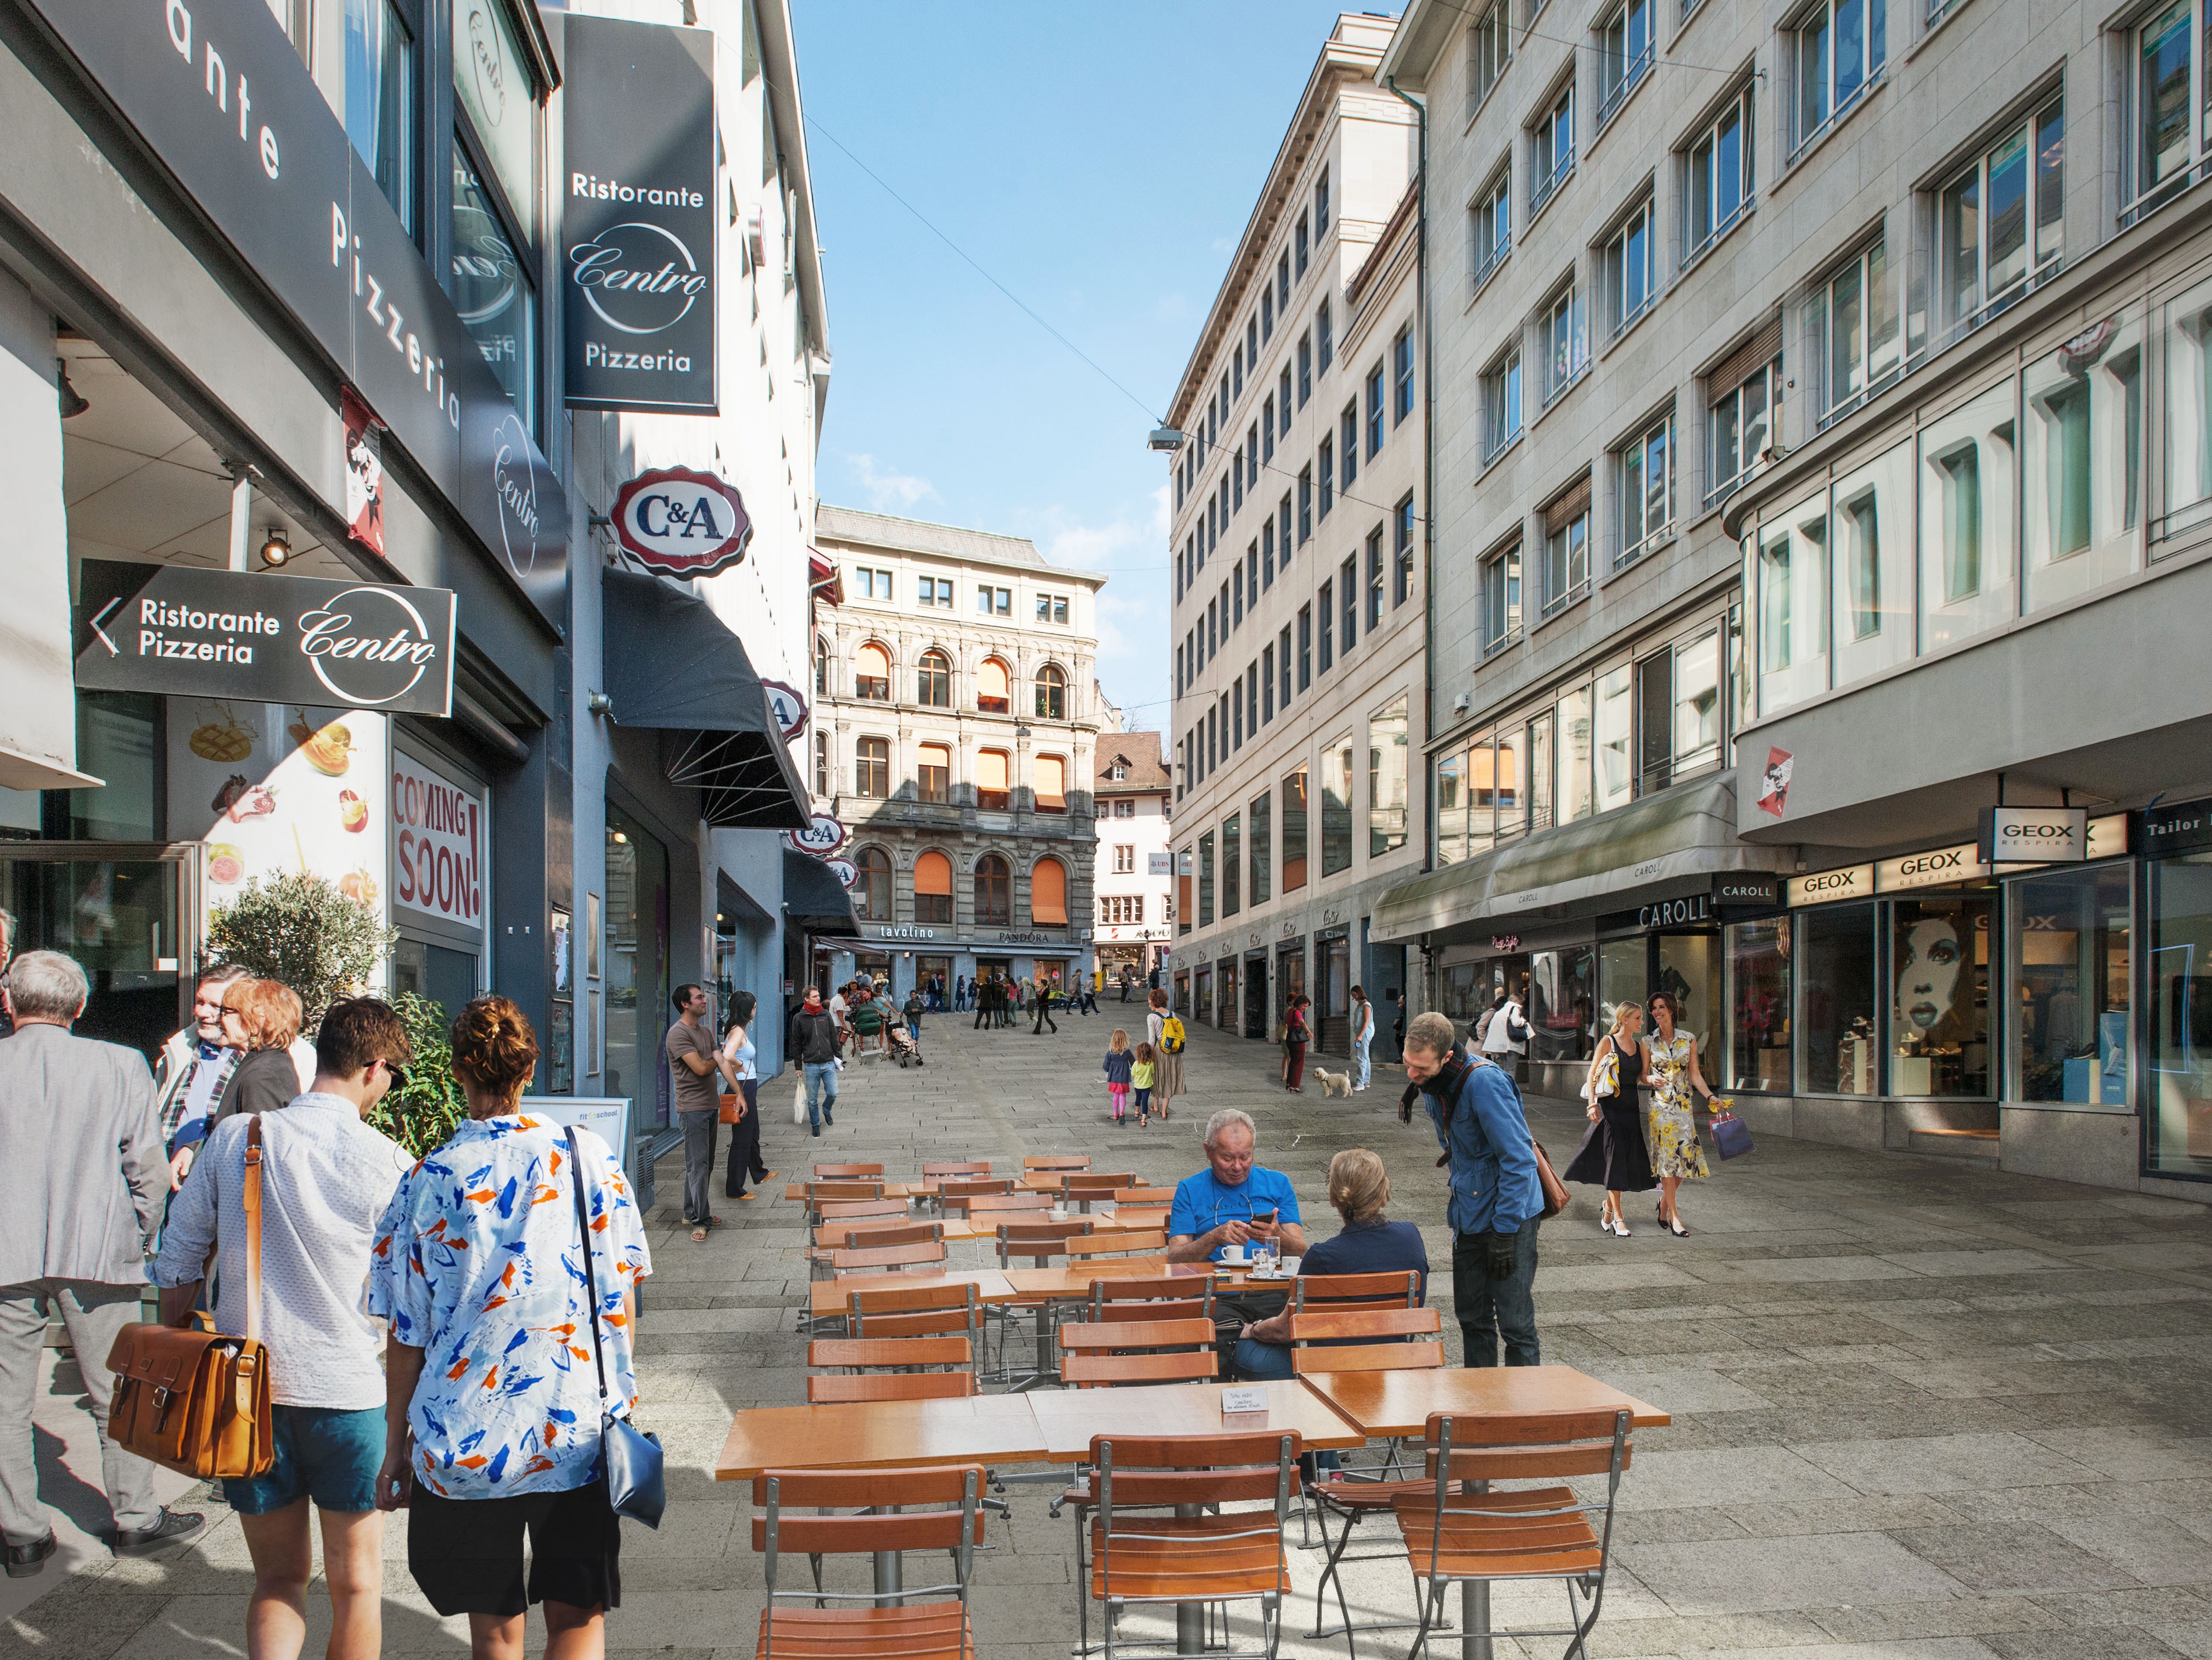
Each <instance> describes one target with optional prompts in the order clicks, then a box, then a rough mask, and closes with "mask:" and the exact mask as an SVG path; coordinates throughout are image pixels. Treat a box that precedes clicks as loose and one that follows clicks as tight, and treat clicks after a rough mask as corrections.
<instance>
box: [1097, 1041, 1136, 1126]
mask: <svg viewBox="0 0 2212 1660" xmlns="http://www.w3.org/2000/svg"><path fill="white" fill-rule="evenodd" d="M1101 1064H1102V1068H1103V1071H1104V1072H1105V1073H1106V1094H1107V1096H1108V1098H1109V1099H1110V1100H1111V1101H1112V1102H1113V1104H1114V1122H1115V1123H1117V1124H1120V1123H1123V1122H1127V1120H1126V1119H1125V1117H1124V1116H1123V1115H1124V1114H1126V1113H1127V1111H1128V1110H1129V1080H1130V1079H1131V1077H1132V1076H1133V1074H1134V1073H1135V1071H1136V1067H1137V1057H1136V1056H1134V1055H1132V1054H1130V1053H1129V1034H1128V1033H1127V1032H1126V1031H1122V1030H1121V1027H1119V1026H1116V1027H1115V1028H1114V1035H1113V1037H1110V1038H1109V1039H1108V1040H1107V1043H1106V1059H1105V1061H1103V1062H1102V1063H1101Z"/></svg>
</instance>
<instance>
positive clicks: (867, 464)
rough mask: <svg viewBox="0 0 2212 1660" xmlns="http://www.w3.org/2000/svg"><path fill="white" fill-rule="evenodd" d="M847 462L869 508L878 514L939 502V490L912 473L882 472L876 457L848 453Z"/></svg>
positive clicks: (925, 479)
mask: <svg viewBox="0 0 2212 1660" xmlns="http://www.w3.org/2000/svg"><path fill="white" fill-rule="evenodd" d="M845 459H846V462H847V463H848V465H850V466H851V467H852V469H853V472H854V477H857V478H858V479H859V480H860V489H861V490H862V492H863V493H865V494H866V496H867V498H868V505H869V507H871V508H873V509H874V510H875V511H876V512H878V513H891V512H894V511H902V510H904V509H907V508H913V507H915V506H917V505H918V504H920V503H921V502H927V501H935V500H938V499H939V497H938V494H937V486H936V485H934V484H933V483H930V482H929V480H927V478H924V477H921V476H920V475H919V474H916V473H911V472H878V471H876V458H875V457H874V456H872V455H854V454H850V453H848V455H847V456H846V457H845Z"/></svg>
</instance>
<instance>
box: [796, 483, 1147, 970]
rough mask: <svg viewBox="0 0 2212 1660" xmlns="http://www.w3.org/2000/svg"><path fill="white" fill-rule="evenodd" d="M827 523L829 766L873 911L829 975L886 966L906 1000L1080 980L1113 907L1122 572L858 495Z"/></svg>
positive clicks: (858, 906)
mask: <svg viewBox="0 0 2212 1660" xmlns="http://www.w3.org/2000/svg"><path fill="white" fill-rule="evenodd" d="M816 537H817V541H816V545H817V547H818V549H819V550H820V551H821V553H822V555H823V557H824V558H825V559H827V560H829V562H832V563H833V564H834V565H835V566H836V581H837V585H838V589H839V591H840V593H841V595H842V598H841V599H840V600H839V603H838V604H836V605H835V606H834V607H831V608H828V609H826V610H824V611H823V613H822V614H821V616H822V627H821V630H820V633H819V635H818V637H817V641H816V644H815V662H814V674H815V678H814V714H813V727H812V734H811V752H810V753H811V767H812V780H813V787H814V794H815V796H816V798H817V801H818V802H820V803H821V804H822V805H823V807H824V810H825V811H826V812H828V813H829V815H830V816H831V817H833V818H836V820H837V821H838V823H839V824H841V825H842V829H843V841H842V846H841V848H839V856H840V857H842V858H843V859H845V860H849V861H850V863H851V865H852V866H853V868H854V872H855V875H854V882H853V888H852V897H853V907H854V912H855V914H856V915H857V916H858V918H859V921H860V928H859V933H858V935H857V936H856V937H854V938H850V939H844V940H842V941H840V942H838V944H837V946H836V948H835V950H834V951H825V952H820V953H818V954H817V955H818V961H817V974H818V975H821V976H826V977H827V979H828V980H829V982H831V983H836V982H842V981H843V980H845V979H846V978H848V977H849V976H851V975H852V974H853V973H854V972H855V971H856V970H859V971H865V972H867V973H870V974H873V975H877V976H886V977H888V978H889V979H890V982H891V985H892V988H893V990H894V991H895V992H896V994H897V995H898V996H899V998H900V999H901V1000H903V999H904V997H905V995H906V994H907V992H908V989H909V988H912V987H913V986H915V984H916V983H918V982H927V981H929V980H930V979H931V978H933V977H937V978H941V979H942V980H943V981H944V982H945V990H946V992H947V993H948V994H949V993H951V991H952V990H953V988H955V986H956V984H957V982H959V981H961V980H963V979H965V980H973V979H975V977H976V976H978V975H990V974H997V975H1000V976H1012V977H1014V978H1017V979H1027V978H1030V977H1036V978H1042V979H1044V980H1048V981H1054V982H1064V981H1068V980H1070V979H1071V978H1072V976H1073V975H1074V974H1075V973H1076V972H1077V971H1078V970H1079V969H1080V968H1081V967H1083V966H1085V964H1088V962H1089V959H1090V956H1091V933H1092V929H1091V916H1092V915H1093V914H1094V911H1095V907H1094V905H1093V904H1092V896H1091V871H1092V868H1093V862H1094V861H1093V854H1094V852H1095V848H1096V843H1097V839H1098V838H1097V836H1096V835H1095V833H1094V831H1095V824H1094V821H1093V818H1092V812H1093V809H1092V805H1091V791H1090V787H1089V786H1090V784H1091V777H1092V763H1093V760H1092V758H1093V753H1094V749H1095V745H1096V744H1097V737H1098V730H1099V725H1100V711H1099V709H1098V708H1095V707H1092V704H1093V703H1094V702H1096V693H1095V684H1094V681H1093V678H1092V677H1093V671H1094V667H1095V660H1096V658H1097V644H1098V642H1097V595H1098V590H1099V589H1100V588H1101V587H1103V586H1104V585H1105V578H1103V576H1097V575H1091V574H1090V573H1087V572H1084V571H1075V570H1066V569H1060V568H1058V567H1055V566H1053V565H1049V564H1047V563H1046V562H1045V560H1044V558H1043V556H1042V555H1040V554H1039V553H1038V552H1037V550H1036V548H1035V546H1033V545H1032V544H1030V543H1029V542H1027V541H1024V540H1023V539H1021V538H1018V537H1011V536H995V535H992V534H990V533H988V532H983V531H974V530H963V529H961V528H959V527H957V526H950V525H931V524H925V523H922V522H921V521H919V520H911V519H898V518H892V517H889V516H887V515H884V514H873V513H863V512H860V511H858V510H856V509H854V508H834V507H829V506H827V505H824V506H823V508H821V510H820V514H819V517H818V519H817V525H816ZM1078 785H1081V786H1083V787H1082V788H1078V787H1077V786H1078Z"/></svg>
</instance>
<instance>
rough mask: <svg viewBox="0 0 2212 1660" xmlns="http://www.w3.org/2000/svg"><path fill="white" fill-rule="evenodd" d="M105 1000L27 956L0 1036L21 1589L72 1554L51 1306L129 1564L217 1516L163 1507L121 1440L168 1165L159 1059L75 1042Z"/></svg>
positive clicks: (0, 1298)
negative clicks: (45, 1479)
mask: <svg viewBox="0 0 2212 1660" xmlns="http://www.w3.org/2000/svg"><path fill="white" fill-rule="evenodd" d="M89 994H90V985H89V982H88V981H87V980H86V978H85V973H84V970H83V969H82V968H80V967H79V966H78V965H77V964H76V961H75V960H74V959H73V958H68V957H64V956H63V955H62V954H61V953H60V952H52V951H27V952H24V953H23V954H22V955H21V957H18V958H15V960H14V962H13V963H12V964H10V966H9V970H8V978H7V984H6V987H5V988H4V991H0V1007H4V1008H5V1009H6V1010H7V1013H8V1018H9V1022H10V1023H11V1025H12V1026H13V1031H12V1032H11V1033H10V1035H9V1037H6V1038H5V1039H0V1147H4V1148H5V1149H7V1157H8V1161H9V1164H10V1166H12V1169H11V1171H10V1179H9V1190H8V1203H7V1205H6V1206H5V1207H4V1208H0V1533H4V1534H5V1535H6V1539H7V1572H8V1576H9V1578H26V1577H27V1576H29V1575H31V1574H35V1573H38V1572H41V1571H42V1570H43V1569H44V1568H45V1566H46V1559H47V1558H48V1557H50V1556H52V1554H54V1552H55V1550H56V1549H57V1548H58V1543H57V1541H56V1540H55V1538H54V1529H53V1519H52V1517H51V1516H50V1515H49V1514H48V1512H47V1510H46V1506H45V1505H43V1504H41V1503H40V1499H39V1466H38V1458H37V1456H36V1453H35V1450H34V1444H33V1432H32V1428H31V1408H32V1402H33V1399H34V1398H35V1396H36V1394H37V1389H38V1377H39V1355H40V1350H41V1349H42V1348H43V1347H45V1345H46V1317H47V1316H46V1308H42V1307H41V1306H40V1304H41V1303H44V1304H46V1305H48V1306H50V1307H51V1308H52V1310H54V1311H55V1312H56V1313H58V1314H59V1315H60V1316H61V1318H62V1324H63V1326H64V1329H66V1330H67V1331H68V1333H69V1340H70V1348H71V1349H73V1350H74V1351H75V1352H76V1365H77V1370H78V1371H79V1373H80V1374H81V1375H82V1377H83V1379H84V1394H85V1402H86V1404H87V1405H88V1407H89V1408H91V1411H92V1421H93V1424H94V1426H95V1427H96V1428H97V1429H98V1431H99V1432H100V1478H101V1483H102V1485H103V1486H104V1487H106V1490H107V1505H108V1511H109V1512H110V1514H111V1516H112V1518H113V1521H114V1524H115V1531H114V1533H113V1534H112V1535H111V1539H112V1548H113V1549H114V1551H115V1554H117V1555H118V1556H137V1555H143V1554H146V1553H147V1552H149V1551H154V1550H158V1549H161V1548H163V1547H164V1546H167V1545H170V1544H173V1543H176V1542H177V1541H180V1540H182V1539H184V1538H185V1537H187V1536H188V1535H191V1534H194V1533H197V1532H198V1531H199V1529H200V1527H201V1525H202V1523H203V1521H204V1517H201V1516H199V1515H198V1514H197V1513H193V1512H173V1511H167V1510H165V1509H163V1508H162V1506H161V1504H160V1503H159V1501H157V1500H156V1499H155V1497H154V1467H153V1465H151V1464H149V1463H148V1462H146V1461H145V1460H144V1459H143V1458H140V1457H138V1456H137V1455H136V1454H134V1453H130V1452H125V1450H123V1449H122V1448H121V1447H120V1446H118V1445H117V1444H116V1443H115V1442H114V1441H112V1439H110V1438H109V1437H108V1433H107V1407H108V1401H109V1398H110V1396H111V1395H112V1393H113V1390H114V1387H115V1378H114V1375H113V1374H112V1372H110V1371H108V1369H107V1356H108V1353H109V1352H110V1351H111V1350H112V1348H113V1347H115V1338H116V1334H117V1333H118V1332H119V1331H121V1330H122V1329H123V1328H124V1327H125V1326H126V1325H129V1324H131V1323H132V1322H134V1321H136V1320H137V1318H138V1299H139V1295H140V1293H141V1292H143V1290H144V1289H145V1286H146V1253H147V1250H149V1247H151V1245H152V1244H153V1243H154V1237H155V1232H156V1231H157V1230H158V1229H159V1228H160V1227H161V1208H162V1206H163V1204H164V1203H165V1202H166V1201H167V1197H168V1189H169V1182H168V1160H167V1158H166V1157H165V1156H164V1149H163V1146H162V1143H161V1116H160V1115H159V1113H158V1112H157V1111H156V1110H155V1105H154V1077H153V1074H152V1073H150V1072H149V1071H148V1070H147V1067H146V1060H145V1057H144V1056H143V1055H140V1054H139V1053H138V1051H137V1050H136V1049H125V1048H124V1047H123V1046H122V1045H121V1044H119V1043H99V1042H96V1041H95V1040H94V1039H92V1038H89V1037H77V1036H76V1034H75V1033H74V1032H72V1031H70V1027H71V1026H72V1025H75V1024H76V1022H77V1021H78V1020H79V1019H80V1018H82V1017H83V1014H84V1006H85V1001H86V999H87V998H88V995H89Z"/></svg>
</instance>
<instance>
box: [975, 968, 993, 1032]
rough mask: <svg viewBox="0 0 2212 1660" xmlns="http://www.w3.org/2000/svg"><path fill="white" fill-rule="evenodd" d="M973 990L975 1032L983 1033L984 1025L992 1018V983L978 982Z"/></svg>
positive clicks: (986, 981)
mask: <svg viewBox="0 0 2212 1660" xmlns="http://www.w3.org/2000/svg"><path fill="white" fill-rule="evenodd" d="M972 989H973V991H974V994H975V1027H974V1030H975V1031H982V1030H983V1026H984V1023H985V1022H987V1020H989V1019H990V1018H991V982H989V981H988V980H978V981H977V982H975V986H974V987H973V988H972Z"/></svg>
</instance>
